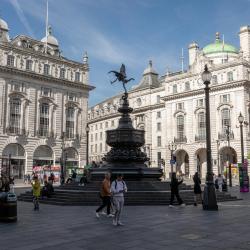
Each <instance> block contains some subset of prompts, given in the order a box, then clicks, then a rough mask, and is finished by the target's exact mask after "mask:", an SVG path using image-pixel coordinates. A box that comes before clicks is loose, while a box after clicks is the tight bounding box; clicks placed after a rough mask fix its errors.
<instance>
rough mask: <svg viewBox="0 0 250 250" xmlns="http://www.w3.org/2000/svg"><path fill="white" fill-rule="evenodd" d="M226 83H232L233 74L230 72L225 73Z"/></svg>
mask: <svg viewBox="0 0 250 250" xmlns="http://www.w3.org/2000/svg"><path fill="white" fill-rule="evenodd" d="M227 81H228V82H231V81H233V72H232V71H229V72H227Z"/></svg>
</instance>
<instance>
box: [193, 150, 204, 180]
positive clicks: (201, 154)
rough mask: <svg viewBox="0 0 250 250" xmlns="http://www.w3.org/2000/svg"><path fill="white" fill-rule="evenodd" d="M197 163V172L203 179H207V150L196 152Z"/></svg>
mask: <svg viewBox="0 0 250 250" xmlns="http://www.w3.org/2000/svg"><path fill="white" fill-rule="evenodd" d="M195 156H196V162H197V172H198V173H199V175H200V177H201V178H205V177H206V173H207V150H206V148H199V149H198V150H197V151H196V152H195Z"/></svg>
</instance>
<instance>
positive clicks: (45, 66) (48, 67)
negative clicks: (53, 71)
mask: <svg viewBox="0 0 250 250" xmlns="http://www.w3.org/2000/svg"><path fill="white" fill-rule="evenodd" d="M49 69H50V66H49V64H44V68H43V73H44V75H47V76H48V75H49Z"/></svg>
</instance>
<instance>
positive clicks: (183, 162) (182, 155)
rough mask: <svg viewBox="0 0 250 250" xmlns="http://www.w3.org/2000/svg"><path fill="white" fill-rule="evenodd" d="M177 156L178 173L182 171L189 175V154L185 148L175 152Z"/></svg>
mask: <svg viewBox="0 0 250 250" xmlns="http://www.w3.org/2000/svg"><path fill="white" fill-rule="evenodd" d="M174 155H175V157H176V173H181V174H183V175H185V176H187V177H189V155H188V153H187V152H186V151H185V150H184V149H180V150H177V151H176V152H175V153H174Z"/></svg>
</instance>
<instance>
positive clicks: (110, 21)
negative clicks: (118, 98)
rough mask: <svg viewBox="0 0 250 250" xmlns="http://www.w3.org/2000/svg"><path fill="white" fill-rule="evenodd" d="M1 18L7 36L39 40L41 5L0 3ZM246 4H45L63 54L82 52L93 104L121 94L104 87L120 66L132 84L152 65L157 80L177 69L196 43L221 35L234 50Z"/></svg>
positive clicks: (187, 0) (249, 0)
mask: <svg viewBox="0 0 250 250" xmlns="http://www.w3.org/2000/svg"><path fill="white" fill-rule="evenodd" d="M0 3H1V5H0V13H1V17H2V18H3V19H4V20H5V21H7V23H8V25H9V28H10V36H11V37H14V36H16V35H18V34H26V35H30V36H32V37H34V38H36V39H41V38H42V37H44V36H45V16H46V0H0ZM249 13H250V0H237V1H236V0H209V1H207V0H49V24H50V25H51V26H52V28H53V35H54V36H55V37H56V38H57V39H58V41H59V43H60V48H61V49H62V51H63V55H64V56H66V57H68V58H71V59H74V60H77V61H81V60H82V56H83V53H84V51H87V52H88V55H89V64H90V83H91V84H92V85H94V86H95V87H96V89H95V90H94V91H92V92H91V93H90V99H89V104H90V106H91V105H94V104H96V103H98V102H101V101H102V100H104V99H106V98H107V97H110V96H113V95H115V94H117V93H119V92H121V91H122V87H121V86H119V85H118V84H117V85H113V86H111V85H110V82H109V78H108V75H107V72H108V71H110V70H114V69H117V70H118V69H119V68H120V65H121V63H124V64H125V65H126V68H127V74H128V76H129V77H134V78H135V79H136V80H135V82H134V84H137V83H138V82H139V81H140V79H141V76H142V72H143V70H144V69H145V67H146V66H147V64H148V60H150V59H152V60H153V67H154V68H155V69H156V71H157V72H158V73H159V74H160V75H161V74H164V73H165V72H166V69H167V68H169V69H170V71H176V70H180V69H181V59H180V57H181V49H182V48H184V60H185V68H186V65H187V62H188V57H187V53H188V51H187V47H188V45H189V44H190V43H191V42H192V41H196V42H197V43H198V44H199V46H200V47H201V48H202V47H204V46H205V45H207V44H208V43H211V42H213V41H214V39H215V32H216V31H219V32H220V33H221V34H224V37H225V42H227V43H230V44H233V45H235V46H237V47H239V39H238V32H239V28H240V26H243V25H247V24H250V14H249ZM131 85H132V84H130V87H131Z"/></svg>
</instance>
